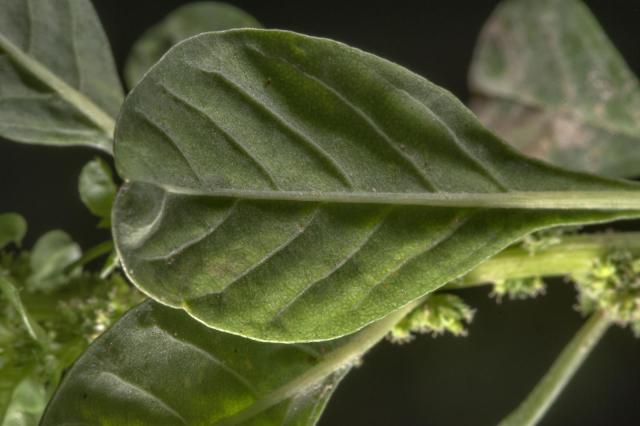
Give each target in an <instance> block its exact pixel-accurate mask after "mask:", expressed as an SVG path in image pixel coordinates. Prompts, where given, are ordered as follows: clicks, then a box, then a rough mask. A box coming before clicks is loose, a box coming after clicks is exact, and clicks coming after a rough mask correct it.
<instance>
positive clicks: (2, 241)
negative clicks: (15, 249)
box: [0, 213, 27, 249]
mask: <svg viewBox="0 0 640 426" xmlns="http://www.w3.org/2000/svg"><path fill="white" fill-rule="evenodd" d="M26 234H27V221H26V220H24V218H23V217H22V216H20V215H19V214H18V213H3V214H0V249H1V248H3V247H4V246H6V245H7V244H10V243H13V244H16V245H17V246H20V244H22V239H23V238H24V236H25V235H26Z"/></svg>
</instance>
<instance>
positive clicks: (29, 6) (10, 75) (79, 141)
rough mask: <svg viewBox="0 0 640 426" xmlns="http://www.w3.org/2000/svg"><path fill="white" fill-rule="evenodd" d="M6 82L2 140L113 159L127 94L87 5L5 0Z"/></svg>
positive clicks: (2, 72)
mask: <svg viewBox="0 0 640 426" xmlns="http://www.w3.org/2000/svg"><path fill="white" fill-rule="evenodd" d="M0 81H2V85H0V136H2V137H5V138H7V139H12V140H14V141H18V142H25V143H36V144H46V145H65V146H67V145H89V146H94V147H96V148H100V149H102V150H105V151H107V152H111V145H112V142H111V139H112V133H113V127H114V118H113V117H115V116H116V114H117V113H118V110H119V109H120V105H121V103H122V97H123V93H122V87H121V84H120V82H119V80H118V75H117V73H116V70H115V66H114V62H113V58H112V57H111V51H110V49H109V43H108V41H107V39H106V36H105V34H104V32H103V31H102V27H101V25H100V21H99V20H98V17H97V16H96V13H95V11H94V9H93V6H92V5H91V3H90V2H89V1H88V0H66V1H51V0H3V1H2V2H1V3H0Z"/></svg>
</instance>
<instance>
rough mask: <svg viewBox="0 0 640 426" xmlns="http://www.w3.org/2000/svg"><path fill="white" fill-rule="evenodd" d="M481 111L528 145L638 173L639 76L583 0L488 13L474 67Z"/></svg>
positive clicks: (554, 157) (517, 3)
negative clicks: (626, 61)
mask: <svg viewBox="0 0 640 426" xmlns="http://www.w3.org/2000/svg"><path fill="white" fill-rule="evenodd" d="M469 80H470V85H471V90H472V91H473V92H474V94H475V97H474V99H473V102H472V105H473V109H474V111H475V112H476V113H477V114H478V116H479V117H480V119H481V120H482V121H483V122H484V123H485V124H486V125H487V126H489V128H491V129H492V130H495V131H496V132H497V133H498V134H499V135H501V136H503V137H504V138H505V139H506V140H507V141H509V142H510V143H512V144H513V145H514V146H516V147H517V148H518V149H520V150H521V151H522V152H524V153H526V154H529V155H532V156H535V157H539V158H542V159H546V160H548V161H550V162H552V163H555V164H558V165H562V166H566V167H571V168H575V169H580V170H587V171H592V172H598V173H602V174H605V175H610V176H629V177H633V176H638V175H640V85H639V84H638V79H637V78H636V76H635V75H634V74H633V72H632V71H631V70H629V68H628V67H627V65H626V64H625V62H624V59H623V58H622V57H621V56H620V54H619V53H618V52H617V51H616V49H615V47H614V46H613V45H612V44H611V42H610V41H609V40H608V39H607V37H606V35H605V33H604V31H603V30H602V28H600V26H599V25H598V23H597V21H596V20H595V19H594V17H593V16H592V15H591V13H590V12H589V10H588V9H587V8H586V7H585V6H584V5H583V4H582V2H580V1H578V0H511V1H505V2H503V3H502V4H501V5H500V6H499V7H498V8H497V9H496V11H495V12H494V13H493V15H492V16H491V18H490V19H489V21H488V22H487V24H486V26H485V28H484V30H483V31H482V34H481V36H480V41H479V43H478V46H477V48H476V52H475V55H474V60H473V63H472V66H471V72H470V78H469Z"/></svg>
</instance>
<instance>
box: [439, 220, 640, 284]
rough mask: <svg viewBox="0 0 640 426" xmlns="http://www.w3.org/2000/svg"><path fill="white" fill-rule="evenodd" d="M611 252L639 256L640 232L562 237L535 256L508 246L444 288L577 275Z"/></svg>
mask: <svg viewBox="0 0 640 426" xmlns="http://www.w3.org/2000/svg"><path fill="white" fill-rule="evenodd" d="M615 249H624V250H629V251H630V252H631V253H633V254H640V232H626V233H612V234H582V235H574V236H568V237H563V238H562V242H561V243H559V244H556V245H553V246H551V247H549V248H547V249H545V250H544V251H541V252H539V253H536V254H531V253H529V252H527V251H526V250H525V249H523V248H522V247H510V248H508V249H506V250H504V251H502V252H500V253H499V254H497V255H495V256H494V257H492V258H490V259H488V260H486V261H485V262H483V263H481V264H480V265H478V266H477V267H476V268H475V269H473V270H471V272H469V273H468V274H467V275H465V276H464V277H463V278H462V279H460V280H459V281H457V282H454V283H451V284H449V285H448V286H447V288H450V289H451V288H465V287H473V286H478V285H482V284H487V283H492V282H496V281H499V280H506V279H514V278H527V277H532V276H562V275H570V274H579V273H583V272H587V271H589V269H590V268H591V267H592V266H593V261H594V259H597V258H599V257H601V256H604V255H606V254H607V253H608V252H610V251H611V250H615Z"/></svg>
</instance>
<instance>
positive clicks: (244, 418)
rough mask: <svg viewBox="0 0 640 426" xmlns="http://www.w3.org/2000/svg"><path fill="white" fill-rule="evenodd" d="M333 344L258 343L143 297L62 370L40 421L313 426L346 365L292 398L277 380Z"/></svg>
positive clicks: (301, 369)
mask: <svg viewBox="0 0 640 426" xmlns="http://www.w3.org/2000/svg"><path fill="white" fill-rule="evenodd" d="M334 347H339V344H337V343H332V344H313V345H311V344H307V345H279V344H265V343H260V342H255V341H252V340H248V339H243V338H241V337H237V336H232V335H229V334H226V333H220V332H218V331H215V330H212V329H210V328H208V327H205V326H204V325H202V324H199V323H197V322H196V321H194V320H193V319H192V318H190V317H189V316H188V315H187V314H185V313H184V312H183V311H180V310H176V309H170V308H167V307H164V306H162V305H160V304H157V303H155V302H152V301H147V302H145V303H143V304H142V305H140V306H138V307H137V308H134V309H133V310H131V311H130V312H129V313H128V314H126V315H125V316H124V317H123V318H122V319H121V320H120V321H118V322H117V323H116V324H115V325H114V326H113V327H112V328H111V329H109V330H108V331H107V332H106V333H104V334H103V335H102V336H101V337H99V338H98V339H97V340H96V341H95V342H94V343H93V344H92V345H91V346H90V347H89V349H88V350H87V351H86V352H85V353H84V354H83V355H82V356H81V357H80V359H79V360H78V361H77V362H76V363H75V364H74V365H73V367H72V368H71V369H70V370H69V371H68V372H67V374H66V375H65V377H64V379H63V381H62V383H61V384H60V387H59V388H58V390H57V391H56V393H55V395H54V397H53V398H52V399H51V401H50V403H49V405H48V407H47V409H46V411H45V414H44V416H43V419H42V422H41V425H42V426H47V425H56V426H57V425H62V424H74V425H85V424H86V425H89V424H91V425H98V424H99V425H103V426H108V425H114V426H116V425H118V426H119V425H190V426H191V425H207V426H213V425H239V424H242V425H264V426H267V425H274V426H275V425H278V426H280V425H282V426H293V425H296V426H303V425H309V426H311V425H314V424H315V423H316V422H317V420H318V418H319V416H320V414H321V413H322V411H323V409H324V406H325V405H326V403H327V401H328V399H329V397H330V396H331V394H332V393H333V390H334V389H335V386H336V385H337V384H338V382H339V381H340V379H341V378H342V377H343V376H344V375H345V374H346V373H347V372H348V370H349V365H346V366H342V367H341V368H338V369H337V370H336V371H332V372H330V373H329V374H328V375H327V376H325V377H322V378H321V379H320V380H319V381H318V382H312V383H307V386H306V387H299V388H295V389H293V390H292V392H290V393H292V395H290V396H289V397H286V392H283V391H282V389H283V387H285V386H286V385H287V384H290V383H292V382H293V381H295V380H296V379H298V378H300V377H301V376H303V375H304V374H305V373H307V372H308V371H309V370H310V369H311V368H313V367H314V366H317V364H318V363H319V362H321V361H322V360H323V359H326V358H328V357H329V356H331V354H332V353H334V351H333V348H334ZM176 389H180V391H179V392H176Z"/></svg>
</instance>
